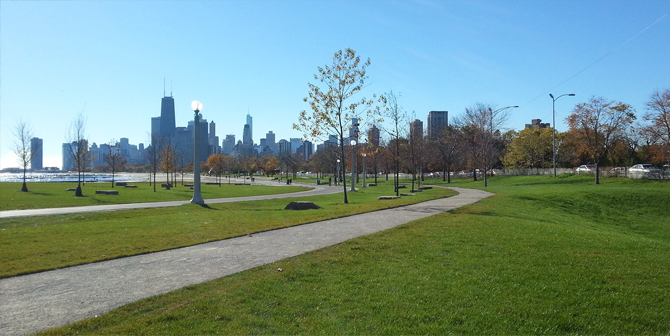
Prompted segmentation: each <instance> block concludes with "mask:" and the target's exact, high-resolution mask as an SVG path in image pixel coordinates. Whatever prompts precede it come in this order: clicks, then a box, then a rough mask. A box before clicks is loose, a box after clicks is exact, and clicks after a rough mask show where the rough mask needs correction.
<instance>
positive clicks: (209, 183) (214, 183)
mask: <svg viewBox="0 0 670 336" xmlns="http://www.w3.org/2000/svg"><path fill="white" fill-rule="evenodd" d="M205 184H206V185H220V184H221V183H216V182H207V183H205Z"/></svg>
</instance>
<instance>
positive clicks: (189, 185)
mask: <svg viewBox="0 0 670 336" xmlns="http://www.w3.org/2000/svg"><path fill="white" fill-rule="evenodd" d="M184 187H193V184H184Z"/></svg>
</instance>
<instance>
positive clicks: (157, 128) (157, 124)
mask: <svg viewBox="0 0 670 336" xmlns="http://www.w3.org/2000/svg"><path fill="white" fill-rule="evenodd" d="M160 135H161V117H153V118H151V136H152V137H155V138H158V137H160Z"/></svg>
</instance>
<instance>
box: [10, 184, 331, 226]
mask: <svg viewBox="0 0 670 336" xmlns="http://www.w3.org/2000/svg"><path fill="white" fill-rule="evenodd" d="M254 184H263V185H268V186H277V187H282V186H283V185H277V184H269V183H254ZM293 186H296V187H297V186H298V185H293ZM299 186H300V187H308V188H313V189H312V190H306V191H299V192H294V193H288V194H275V195H261V196H247V197H229V198H214V199H206V200H205V203H206V204H214V203H229V202H244V201H260V200H267V199H277V198H290V197H304V196H318V195H328V194H335V193H338V192H342V187H328V186H317V185H314V184H311V185H305V184H301V185H299ZM190 202H191V201H190V200H189V201H169V202H149V203H128V204H106V205H87V206H79V207H65V208H46V209H29V210H5V211H0V219H1V218H12V217H27V216H47V215H64V214H73V213H83V212H105V211H117V210H132V209H147V208H165V207H173V206H180V205H184V204H188V203H190Z"/></svg>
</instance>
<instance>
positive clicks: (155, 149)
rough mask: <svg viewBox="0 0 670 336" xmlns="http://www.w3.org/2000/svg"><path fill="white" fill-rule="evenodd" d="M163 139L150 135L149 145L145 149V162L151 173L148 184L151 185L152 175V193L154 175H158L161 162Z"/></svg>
mask: <svg viewBox="0 0 670 336" xmlns="http://www.w3.org/2000/svg"><path fill="white" fill-rule="evenodd" d="M162 140H163V138H162V137H161V136H160V135H158V134H151V145H149V146H148V147H147V149H146V156H147V160H148V161H149V166H150V168H151V171H150V173H149V184H151V175H153V178H154V181H153V185H154V192H156V173H158V166H159V165H160V162H161V147H162V146H161V144H162V142H163V141H162Z"/></svg>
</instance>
